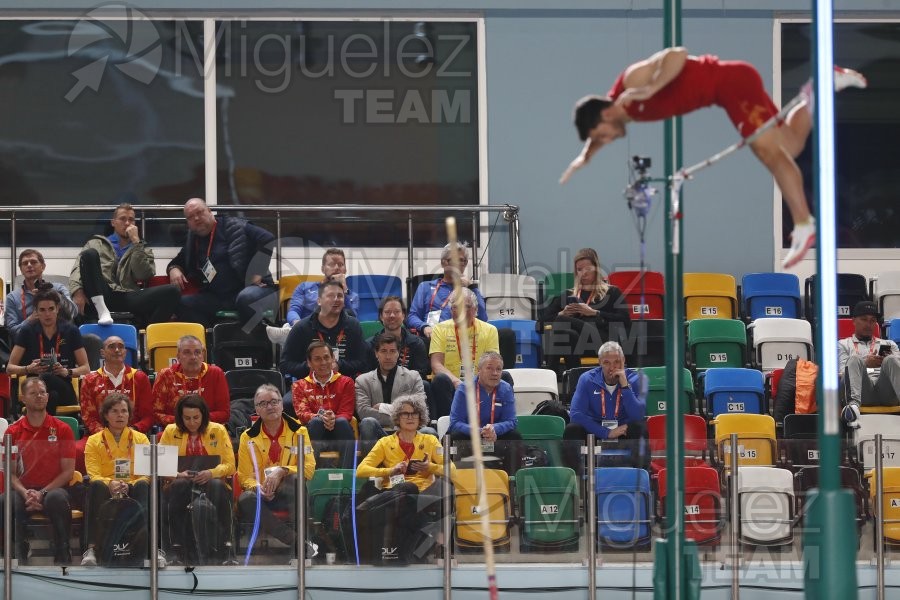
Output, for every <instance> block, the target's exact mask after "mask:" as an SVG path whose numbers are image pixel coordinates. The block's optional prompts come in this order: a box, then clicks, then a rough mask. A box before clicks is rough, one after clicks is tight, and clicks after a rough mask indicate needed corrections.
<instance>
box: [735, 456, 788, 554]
mask: <svg viewBox="0 0 900 600" xmlns="http://www.w3.org/2000/svg"><path fill="white" fill-rule="evenodd" d="M738 502H739V505H740V511H741V512H740V533H739V535H740V539H741V542H743V543H745V544H756V545H761V546H783V545H785V544H790V543H791V542H793V541H794V507H795V500H794V477H793V475H792V474H791V472H790V471H788V470H787V469H778V468H774V467H742V468H740V469H738Z"/></svg>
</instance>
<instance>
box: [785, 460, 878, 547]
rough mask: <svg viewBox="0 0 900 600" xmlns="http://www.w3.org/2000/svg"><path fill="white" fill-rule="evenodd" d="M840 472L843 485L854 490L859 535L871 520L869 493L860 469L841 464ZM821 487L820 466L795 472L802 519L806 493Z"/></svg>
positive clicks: (796, 491) (795, 489)
mask: <svg viewBox="0 0 900 600" xmlns="http://www.w3.org/2000/svg"><path fill="white" fill-rule="evenodd" d="M838 472H839V476H840V481H841V487H842V488H844V489H847V490H850V491H852V492H853V497H854V500H855V503H856V515H855V519H856V531H857V535H860V534H861V533H862V528H863V525H865V524H866V521H868V520H869V517H870V516H871V512H870V510H869V494H868V492H867V491H866V489H865V486H864V485H863V482H862V478H861V477H860V474H859V471H857V470H856V469H854V468H852V467H848V466H840V467H838ZM818 487H819V467H817V466H816V467H803V468H802V469H800V470H799V471H797V472H796V473H795V474H794V491H795V494H796V496H797V498H798V502H797V504H798V506H799V507H800V511H799V517H800V520H801V521H802V519H803V517H804V510H805V508H806V495H807V493H809V491H810V490H812V489H816V488H818Z"/></svg>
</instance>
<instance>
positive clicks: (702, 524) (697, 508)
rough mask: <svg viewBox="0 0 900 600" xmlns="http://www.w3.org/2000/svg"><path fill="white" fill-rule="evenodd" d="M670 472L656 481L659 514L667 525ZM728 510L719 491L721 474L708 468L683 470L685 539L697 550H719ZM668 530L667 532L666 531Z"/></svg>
mask: <svg viewBox="0 0 900 600" xmlns="http://www.w3.org/2000/svg"><path fill="white" fill-rule="evenodd" d="M667 473H668V469H663V470H661V471H660V472H659V476H658V478H657V504H656V514H657V516H658V517H659V518H660V520H662V521H664V520H665V516H666V495H667V494H668V485H667V479H668V477H667ZM725 514H726V511H725V508H724V506H723V504H722V494H721V492H720V488H719V474H718V473H717V472H716V470H715V469H711V468H709V467H685V468H684V537H685V539H690V540H694V543H696V544H697V545H698V546H716V545H718V544H719V541H720V540H721V538H722V528H723V527H724V523H725ZM664 529H665V528H664Z"/></svg>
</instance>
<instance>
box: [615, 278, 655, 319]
mask: <svg viewBox="0 0 900 600" xmlns="http://www.w3.org/2000/svg"><path fill="white" fill-rule="evenodd" d="M609 283H610V284H611V285H614V286H616V287H617V288H619V289H620V290H621V291H622V296H623V298H624V299H625V302H626V303H627V304H628V307H629V310H630V312H631V320H632V321H636V320H639V319H664V318H665V297H666V284H665V280H664V278H663V274H662V273H660V272H658V271H643V272H642V271H613V272H612V273H610V274H609ZM642 295H643V301H641V296H642Z"/></svg>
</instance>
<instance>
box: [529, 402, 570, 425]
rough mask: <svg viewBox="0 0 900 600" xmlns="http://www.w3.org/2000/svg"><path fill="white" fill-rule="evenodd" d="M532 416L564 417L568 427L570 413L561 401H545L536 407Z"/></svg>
mask: <svg viewBox="0 0 900 600" xmlns="http://www.w3.org/2000/svg"><path fill="white" fill-rule="evenodd" d="M531 414H533V415H553V416H555V417H562V418H563V419H564V420H565V421H566V425H568V424H569V411H567V410H566V407H565V406H563V404H562V402H560V401H559V400H544V401H542V402H540V403H539V404H538V405H537V406H535V407H534V410H533V411H531Z"/></svg>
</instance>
